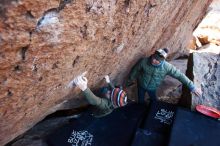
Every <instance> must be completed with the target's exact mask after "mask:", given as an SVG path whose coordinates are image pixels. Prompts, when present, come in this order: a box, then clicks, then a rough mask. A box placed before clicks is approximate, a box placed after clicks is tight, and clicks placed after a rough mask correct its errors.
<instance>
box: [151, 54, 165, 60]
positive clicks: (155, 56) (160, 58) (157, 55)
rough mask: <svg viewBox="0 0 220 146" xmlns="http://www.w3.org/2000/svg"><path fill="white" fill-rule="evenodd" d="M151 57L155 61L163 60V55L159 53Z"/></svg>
mask: <svg viewBox="0 0 220 146" xmlns="http://www.w3.org/2000/svg"><path fill="white" fill-rule="evenodd" d="M153 58H154V59H156V60H157V61H159V62H161V61H163V60H164V58H163V56H161V55H159V54H154V55H153Z"/></svg>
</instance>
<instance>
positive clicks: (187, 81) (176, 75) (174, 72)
mask: <svg viewBox="0 0 220 146" xmlns="http://www.w3.org/2000/svg"><path fill="white" fill-rule="evenodd" d="M167 74H168V75H170V76H171V77H173V78H176V79H177V80H179V81H180V82H181V83H183V84H184V85H186V86H187V87H188V88H189V89H190V91H192V90H194V89H195V86H194V84H193V82H192V81H191V80H190V79H189V78H188V77H187V76H186V75H185V74H183V73H182V72H181V71H180V70H178V69H177V68H176V67H174V66H173V65H171V64H169V70H168V73H167Z"/></svg>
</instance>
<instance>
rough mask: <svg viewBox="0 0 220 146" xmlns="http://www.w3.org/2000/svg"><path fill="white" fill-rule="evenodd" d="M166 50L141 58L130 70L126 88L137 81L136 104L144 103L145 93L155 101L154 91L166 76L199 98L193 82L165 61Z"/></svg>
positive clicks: (198, 92) (198, 90)
mask: <svg viewBox="0 0 220 146" xmlns="http://www.w3.org/2000/svg"><path fill="white" fill-rule="evenodd" d="M167 56H168V49H167V48H163V49H158V50H156V51H155V52H154V54H152V55H151V56H149V57H144V58H141V59H140V60H139V61H138V62H137V63H136V64H135V65H134V66H133V68H132V69H131V71H130V73H129V75H128V80H127V81H126V87H128V86H130V85H131V84H133V83H134V81H135V80H137V88H138V102H139V103H144V97H145V93H146V92H147V93H148V95H149V96H150V100H151V101H156V100H157V96H156V90H157V88H158V87H159V85H160V84H161V82H162V81H163V80H164V78H165V76H166V75H170V76H171V77H173V78H176V79H178V80H179V81H180V82H182V83H183V84H184V85H186V86H187V87H188V88H189V89H190V91H191V92H192V93H194V94H196V95H197V96H201V90H200V89H197V88H196V87H195V85H194V84H193V82H192V81H191V80H190V79H189V78H188V77H186V75H185V74H183V73H181V72H180V70H178V69H177V68H176V67H174V66H173V65H171V64H170V63H168V62H167V61H166V58H167Z"/></svg>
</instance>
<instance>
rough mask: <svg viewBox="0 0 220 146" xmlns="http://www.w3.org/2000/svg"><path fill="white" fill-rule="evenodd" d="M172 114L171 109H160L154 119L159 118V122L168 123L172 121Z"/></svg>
mask: <svg viewBox="0 0 220 146" xmlns="http://www.w3.org/2000/svg"><path fill="white" fill-rule="evenodd" d="M173 116H174V112H173V111H168V110H166V109H160V110H158V111H157V113H156V115H155V117H154V118H155V119H158V120H160V122H161V123H164V124H168V125H170V124H171V123H172V118H173Z"/></svg>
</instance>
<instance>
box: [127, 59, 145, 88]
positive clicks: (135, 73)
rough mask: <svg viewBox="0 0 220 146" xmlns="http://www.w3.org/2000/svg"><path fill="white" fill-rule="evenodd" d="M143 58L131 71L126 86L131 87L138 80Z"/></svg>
mask: <svg viewBox="0 0 220 146" xmlns="http://www.w3.org/2000/svg"><path fill="white" fill-rule="evenodd" d="M142 61H143V58H141V59H140V60H139V61H138V62H137V63H136V64H135V65H134V66H133V67H132V69H131V71H130V73H129V75H128V80H127V82H126V86H129V84H131V83H132V82H133V81H134V80H135V79H137V77H138V74H139V73H140V70H141V64H142Z"/></svg>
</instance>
